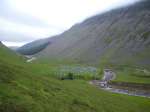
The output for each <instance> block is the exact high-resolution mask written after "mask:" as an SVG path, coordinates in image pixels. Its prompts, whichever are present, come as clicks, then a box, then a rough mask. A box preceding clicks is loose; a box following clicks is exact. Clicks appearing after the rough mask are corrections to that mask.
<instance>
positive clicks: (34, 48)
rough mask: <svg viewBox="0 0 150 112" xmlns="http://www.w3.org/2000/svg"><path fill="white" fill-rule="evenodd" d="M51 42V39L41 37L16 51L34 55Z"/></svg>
mask: <svg viewBox="0 0 150 112" xmlns="http://www.w3.org/2000/svg"><path fill="white" fill-rule="evenodd" d="M49 44H50V41H49V39H41V40H37V41H34V42H31V43H29V44H26V45H24V46H22V47H20V48H18V49H16V51H17V52H19V53H21V54H23V55H33V54H36V53H38V52H40V51H41V50H43V49H45V48H46V47H47V45H49Z"/></svg>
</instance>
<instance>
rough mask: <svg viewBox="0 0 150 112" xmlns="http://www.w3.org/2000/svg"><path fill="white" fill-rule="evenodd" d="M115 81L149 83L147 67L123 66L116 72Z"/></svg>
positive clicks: (149, 76) (149, 72)
mask: <svg viewBox="0 0 150 112" xmlns="http://www.w3.org/2000/svg"><path fill="white" fill-rule="evenodd" d="M116 74H117V77H116V79H115V81H117V82H130V83H143V84H150V71H149V70H147V69H137V68H126V67H125V68H124V69H122V70H118V71H117V72H116Z"/></svg>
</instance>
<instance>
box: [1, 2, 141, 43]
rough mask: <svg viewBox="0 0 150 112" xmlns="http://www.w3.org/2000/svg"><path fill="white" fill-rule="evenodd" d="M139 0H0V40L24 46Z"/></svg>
mask: <svg viewBox="0 0 150 112" xmlns="http://www.w3.org/2000/svg"><path fill="white" fill-rule="evenodd" d="M136 1H139V0H0V41H3V43H4V44H6V45H7V46H21V45H23V44H25V43H27V42H31V41H33V40H36V39H40V38H46V37H50V36H53V35H56V34H59V33H62V32H64V31H65V30H67V29H68V28H70V27H71V26H72V25H74V24H76V23H79V22H81V21H83V20H85V19H86V18H88V17H91V16H93V15H95V14H99V13H102V12H105V11H108V10H111V9H113V8H116V7H121V6H124V5H128V4H132V3H134V2H136Z"/></svg>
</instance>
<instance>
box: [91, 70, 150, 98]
mask: <svg viewBox="0 0 150 112" xmlns="http://www.w3.org/2000/svg"><path fill="white" fill-rule="evenodd" d="M115 77H116V74H115V73H114V72H113V71H112V70H109V69H105V70H104V76H103V78H102V80H92V81H90V84H93V85H95V86H97V87H99V88H101V89H103V90H106V91H109V92H113V93H120V94H127V95H131V96H141V97H147V98H150V91H147V90H144V89H143V90H141V89H136V88H131V87H126V88H124V87H118V86H114V85H110V84H108V82H109V81H111V80H113V79H114V78H115Z"/></svg>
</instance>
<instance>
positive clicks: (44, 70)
mask: <svg viewBox="0 0 150 112" xmlns="http://www.w3.org/2000/svg"><path fill="white" fill-rule="evenodd" d="M10 57H11V58H10ZM54 68H55V66H53V67H52V66H50V65H49V66H48V65H44V64H38V63H35V64H34V63H25V59H24V58H23V57H22V56H19V55H18V54H16V53H13V52H12V51H10V50H9V49H8V48H6V47H5V46H3V45H0V112H77V111H78V112H120V111H122V112H130V111H131V112H141V111H144V112H149V111H150V108H149V106H150V102H149V99H147V98H142V97H133V96H128V95H121V94H113V93H109V92H105V91H103V90H99V89H97V88H95V87H93V86H91V85H89V84H88V82H86V81H84V80H60V79H58V78H56V77H54V75H53V74H52V73H53V72H52V71H53V70H54ZM69 77H72V75H69Z"/></svg>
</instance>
